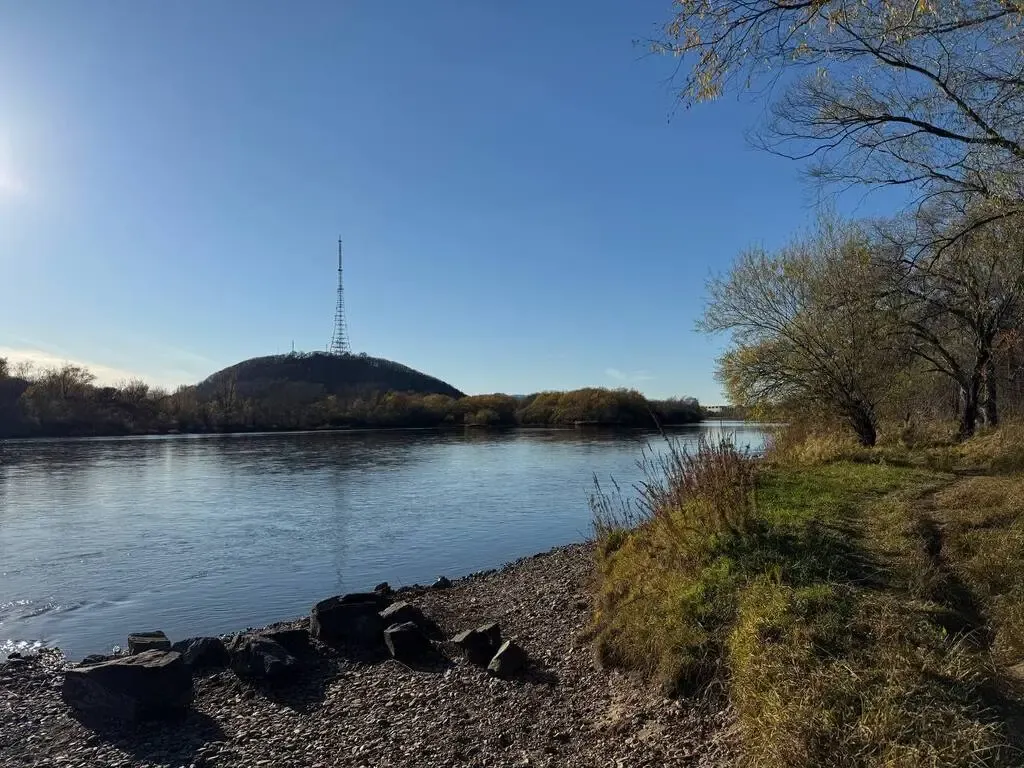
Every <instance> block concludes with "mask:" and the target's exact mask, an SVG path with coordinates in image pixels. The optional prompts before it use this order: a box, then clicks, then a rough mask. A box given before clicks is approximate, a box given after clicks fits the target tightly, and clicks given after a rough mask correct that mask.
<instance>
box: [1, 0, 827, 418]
mask: <svg viewBox="0 0 1024 768" xmlns="http://www.w3.org/2000/svg"><path fill="white" fill-rule="evenodd" d="M668 13H669V2H668V1H667V0H658V1H656V2H650V1H648V0H629V1H627V0H619V1H618V2H601V1H598V0H588V1H587V2H583V1H582V0H579V1H577V2H559V3H552V2H546V1H542V0H517V1H516V2H511V3H508V2H506V3H498V2H471V1H470V0H461V1H456V0H432V1H431V2H429V3H424V2H418V3H414V2H397V3H378V2H370V1H369V0H365V1H363V2H341V0H324V1H323V2H313V1H312V0H305V1H303V2H296V3H282V2H269V1H265V2H253V1H252V0H244V1H243V0H237V1H229V0H216V1H214V2H178V3H169V2H136V1H135V0H100V1H98V2H94V3H83V2H80V1H79V0H47V2H45V3H44V2H31V3H16V2H6V3H0V275H2V276H3V278H2V280H0V355H4V354H7V355H8V356H10V357H13V358H16V359H21V358H24V357H33V358H35V359H37V360H40V361H42V362H44V363H45V362H54V361H60V360H72V361H77V362H84V363H87V364H89V365H91V366H92V367H94V368H95V369H96V370H97V372H98V373H100V374H101V377H102V378H104V379H108V380H110V379H116V378H118V377H121V376H123V375H126V374H129V373H130V374H136V375H141V376H143V377H144V378H146V379H148V380H150V381H152V382H154V383H158V384H162V385H176V384H181V383H194V382H195V381H198V380H200V379H202V378H204V377H205V376H206V375H208V374H210V373H212V372H213V371H214V370H217V369H218V368H220V367H223V366H225V365H229V364H231V363H234V362H237V361H239V360H241V359H244V358H247V357H251V356H255V355H261V354H271V353H275V352H284V351H288V350H289V349H290V348H291V345H292V342H293V341H294V343H295V346H296V348H298V349H301V350H313V349H322V348H324V347H325V346H326V344H327V342H328V341H329V340H330V336H331V330H332V322H333V312H334V297H335V271H334V270H335V259H336V255H335V253H336V239H337V237H338V235H339V234H341V235H342V236H343V237H344V240H345V249H346V272H345V274H346V300H347V304H348V320H349V327H350V332H351V337H352V342H353V346H354V348H355V349H356V351H365V352H367V353H369V354H373V355H379V356H383V357H387V358H391V359H394V360H398V361H401V362H403V363H406V364H408V365H411V366H413V367H415V368H419V369H421V370H423V371H426V372H428V373H430V374H433V375H436V376H439V377H441V378H443V379H446V380H448V381H450V382H451V383H452V384H454V385H455V386H457V387H459V388H461V389H463V390H465V391H467V392H471V393H479V392H491V391H506V392H516V393H519V392H532V391H537V390H541V389H568V388H575V387H580V386H588V385H597V386H634V387H636V388H638V389H640V390H642V391H644V392H645V393H647V394H649V395H652V396H670V395H695V396H698V397H700V398H701V400H702V401H704V402H708V403H714V402H718V401H719V400H720V399H721V393H720V391H719V387H718V385H717V383H716V382H715V381H714V377H713V372H714V360H715V357H716V355H717V354H718V352H719V351H720V350H721V348H722V346H723V344H724V343H725V339H721V338H717V339H709V338H706V337H703V336H701V335H699V334H698V333H696V332H695V331H694V320H695V318H696V317H697V316H698V315H699V314H700V312H701V307H702V303H703V297H704V283H705V280H706V279H707V277H708V276H709V275H710V274H711V273H713V272H715V271H720V270H723V269H725V268H726V267H727V266H728V264H729V262H730V260H731V259H732V258H733V256H734V255H735V254H736V253H737V252H738V251H739V250H741V249H743V248H744V247H747V246H749V245H752V244H765V245H768V246H773V245H778V244H780V243H781V242H783V241H784V240H785V239H786V238H787V236H788V235H789V234H790V233H791V232H793V231H794V230H797V229H799V228H801V227H804V226H806V225H807V223H808V222H809V221H810V220H811V219H812V218H813V209H812V204H813V201H814V199H815V192H814V190H813V189H811V188H810V187H808V186H807V185H806V184H805V183H804V182H803V180H802V179H801V177H800V172H799V171H800V169H799V166H798V165H796V164H794V163H792V162H789V161H786V160H783V159H779V158H776V157H772V156H769V155H766V154H763V153H760V152H757V151H755V150H753V149H751V148H749V146H748V145H747V143H746V142H745V140H744V130H745V129H746V128H749V127H751V126H753V125H754V124H756V123H757V122H758V121H759V120H760V119H761V117H762V116H763V109H764V105H763V103H762V102H761V101H759V100H758V99H754V98H749V97H747V98H741V99H736V98H727V99H725V100H723V101H720V102H717V103H714V104H709V105H704V106H701V107H699V108H696V109H693V110H690V111H685V112H677V113H675V114H673V100H672V95H671V92H670V91H669V89H668V87H667V84H666V78H667V77H668V76H669V74H670V73H671V71H672V68H673V67H674V66H675V64H676V62H674V61H671V60H667V59H664V58H657V57H651V56H645V55H644V52H643V50H642V49H641V48H638V47H636V46H634V44H633V41H634V40H635V39H637V38H645V37H649V36H650V35H651V34H653V32H654V30H655V25H656V24H658V23H660V22H663V21H664V20H665V19H667V18H668Z"/></svg>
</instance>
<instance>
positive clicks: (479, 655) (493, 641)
mask: <svg viewBox="0 0 1024 768" xmlns="http://www.w3.org/2000/svg"><path fill="white" fill-rule="evenodd" d="M452 642H453V643H454V644H455V645H457V646H458V647H459V648H460V649H461V650H462V652H463V653H465V654H466V658H467V659H469V661H470V662H472V663H473V664H478V665H480V666H482V667H483V666H486V665H487V664H488V663H489V662H490V660H491V659H492V658H494V654H496V653H497V652H498V649H499V648H500V647H501V627H499V626H498V625H497V624H496V623H493V622H492V623H490V624H484V625H482V626H479V627H476V628H475V629H467V630H466V631H465V632H459V634H457V635H456V636H455V637H453V638H452Z"/></svg>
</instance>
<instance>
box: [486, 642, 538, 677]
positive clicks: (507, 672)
mask: <svg viewBox="0 0 1024 768" xmlns="http://www.w3.org/2000/svg"><path fill="white" fill-rule="evenodd" d="M528 662H529V658H528V657H527V655H526V651H524V650H523V649H522V648H520V647H519V646H518V645H516V644H515V643H514V642H512V641H511V640H506V641H505V642H504V643H502V645H501V648H499V649H498V652H497V653H496V654H494V658H493V659H491V663H490V664H488V665H487V671H488V672H490V673H491V674H492V675H494V676H495V677H512V676H513V675H515V674H516V673H517V672H519V670H521V669H523V668H524V667H525V666H526V665H527V663H528Z"/></svg>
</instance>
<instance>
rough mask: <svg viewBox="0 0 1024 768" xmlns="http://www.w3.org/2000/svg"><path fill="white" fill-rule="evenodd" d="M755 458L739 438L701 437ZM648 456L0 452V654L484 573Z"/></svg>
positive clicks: (458, 444) (750, 441) (194, 626)
mask: <svg viewBox="0 0 1024 768" xmlns="http://www.w3.org/2000/svg"><path fill="white" fill-rule="evenodd" d="M721 431H726V432H728V433H730V434H733V435H735V439H736V442H737V443H738V444H741V445H750V446H751V447H752V448H753V449H758V448H759V447H760V446H761V445H762V442H763V433H762V431H761V430H760V429H759V428H758V427H757V426H755V425H742V424H731V423H722V422H712V423H709V424H706V425H702V426H701V427H694V428H693V429H690V430H686V431H682V432H679V433H676V434H677V436H678V437H679V438H680V439H682V440H683V441H693V440H696V439H697V436H698V435H700V434H701V433H705V434H714V433H718V432H721ZM649 443H651V444H653V445H655V446H659V445H661V444H662V443H661V438H659V437H657V436H655V435H649V434H646V433H641V432H633V433H614V434H611V433H601V432H586V431H572V430H567V431H558V430H522V431H515V432H508V433H494V432H478V431H467V432H464V433H463V432H459V433H434V432H353V433H338V432H334V433H308V434H277V435H237V436H175V437H159V438H120V439H91V440H63V441H47V440H37V441H23V442H8V443H0V650H3V651H9V650H12V649H14V648H20V647H24V646H25V645H32V644H38V643H43V644H47V645H56V646H59V647H61V648H63V649H64V650H65V652H66V653H67V654H68V655H69V656H70V657H72V658H77V657H81V656H83V655H85V654H88V653H95V652H101V651H105V650H109V649H110V648H111V647H112V646H113V645H115V644H119V643H123V642H124V638H125V636H126V635H127V633H128V632H130V631H133V630H140V629H141V630H148V629H162V630H164V631H165V632H167V633H168V635H170V636H171V638H172V639H179V638H181V637H185V636H189V635H196V634H217V633H222V632H230V631H235V630H238V629H241V628H244V627H247V626H259V625H263V624H267V623H270V622H272V621H279V620H282V619H287V618H292V617H294V616H297V615H301V614H303V613H306V612H307V611H308V610H309V606H310V605H311V604H312V603H314V602H316V601H317V600H319V599H321V598H323V597H328V596H330V595H332V594H337V593H339V592H345V591H356V590H361V589H367V588H370V587H372V586H373V585H374V584H376V583H378V582H380V581H388V582H390V583H391V584H392V586H400V585H402V584H410V583H426V582H429V581H432V580H433V579H434V578H436V577H437V576H438V575H441V574H444V575H447V576H450V577H456V576H460V575H464V574H467V573H471V572H473V571H477V570H481V569H485V568H493V567H497V566H499V565H501V564H502V563H504V562H507V561H509V560H512V559H515V558H517V557H520V556H523V555H528V554H532V553H534V552H538V551H541V550H546V549H548V548H550V547H553V546H556V545H559V544H566V543H569V542H572V541H578V540H580V539H583V538H585V537H587V536H588V535H589V530H590V513H589V510H588V507H587V492H588V491H589V489H590V487H591V483H592V478H593V476H594V474H595V473H596V474H597V475H598V476H599V477H601V478H607V477H608V476H609V475H612V476H614V477H615V478H616V480H618V481H619V482H620V483H621V484H623V485H625V486H628V485H629V484H630V483H631V482H633V481H635V480H636V479H638V476H639V471H638V469H637V467H636V460H637V459H638V458H639V456H640V452H641V450H642V448H643V447H644V446H645V445H647V444H649Z"/></svg>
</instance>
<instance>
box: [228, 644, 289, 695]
mask: <svg viewBox="0 0 1024 768" xmlns="http://www.w3.org/2000/svg"><path fill="white" fill-rule="evenodd" d="M228 653H229V654H230V655H231V669H232V670H233V671H234V673H235V674H236V675H238V676H239V677H243V678H245V679H247V680H257V681H261V682H268V683H282V682H287V681H288V679H289V678H291V677H292V676H294V674H295V672H296V671H297V669H298V666H299V663H298V661H297V660H296V659H295V657H294V656H292V655H291V654H290V653H288V651H287V650H286V649H285V647H284V646H283V645H281V644H280V643H277V642H274V641H273V640H271V639H270V638H268V637H263V636H262V635H241V636H239V637H236V638H235V639H234V640H232V641H231V643H230V644H229V645H228Z"/></svg>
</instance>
